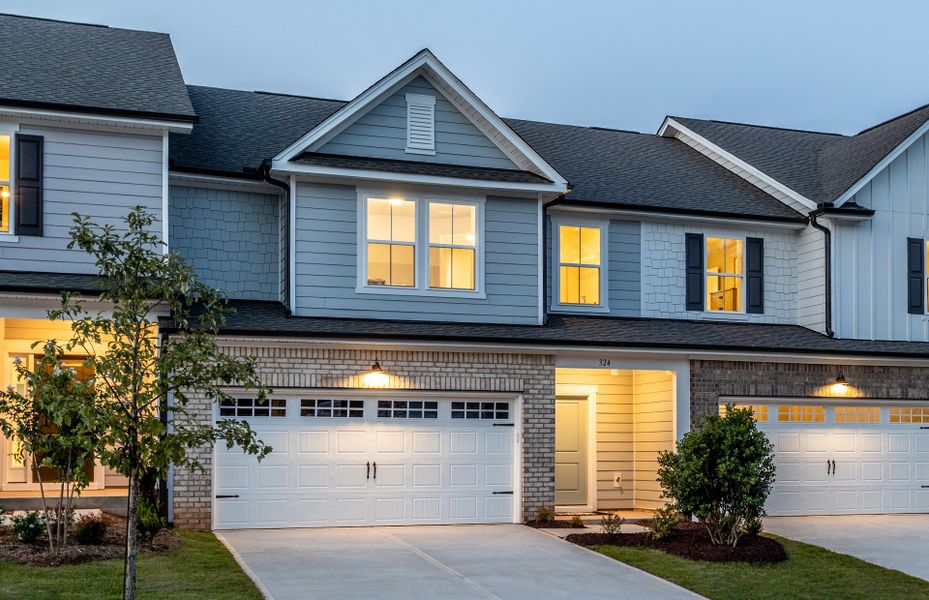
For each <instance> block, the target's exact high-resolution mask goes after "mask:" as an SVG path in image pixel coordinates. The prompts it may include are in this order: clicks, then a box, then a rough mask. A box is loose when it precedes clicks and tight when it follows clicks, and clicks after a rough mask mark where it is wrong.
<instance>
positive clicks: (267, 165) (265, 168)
mask: <svg viewBox="0 0 929 600" xmlns="http://www.w3.org/2000/svg"><path fill="white" fill-rule="evenodd" d="M258 176H259V177H261V179H262V180H263V181H265V182H267V183H270V184H271V185H273V186H275V187H279V188H281V189H282V190H284V201H285V202H286V203H287V211H288V213H289V212H290V210H291V208H290V184H289V183H287V182H286V181H281V180H280V179H275V178H274V177H271V161H269V160H267V159H265V160H263V161H262V162H261V166H260V167H258ZM284 235H285V238H284V239H286V240H287V255H286V256H284V259H285V260H284V264H285V265H287V269H288V272H286V273H283V275H284V277H283V280H284V281H286V282H288V285H289V284H290V272H289V270H290V253H291V252H293V251H294V249H293V248H291V247H290V215H289V214H288V215H287V218H286V219H284ZM282 291H283V290H282ZM288 292H289V290H288ZM286 297H287V298H290V294H289V293H288V294H287V295H286ZM285 305H286V303H285ZM292 312H293V307H290V306H287V313H288V314H292Z"/></svg>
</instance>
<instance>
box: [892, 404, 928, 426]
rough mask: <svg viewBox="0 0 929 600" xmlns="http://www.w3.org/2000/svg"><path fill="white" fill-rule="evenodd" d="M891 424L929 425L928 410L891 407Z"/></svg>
mask: <svg viewBox="0 0 929 600" xmlns="http://www.w3.org/2000/svg"><path fill="white" fill-rule="evenodd" d="M890 422H891V423H929V408H922V407H919V406H892V407H891V408H890Z"/></svg>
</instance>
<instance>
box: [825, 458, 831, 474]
mask: <svg viewBox="0 0 929 600" xmlns="http://www.w3.org/2000/svg"><path fill="white" fill-rule="evenodd" d="M831 473H832V461H829V460H827V461H826V475H829V474H831Z"/></svg>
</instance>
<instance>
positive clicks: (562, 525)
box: [526, 519, 587, 529]
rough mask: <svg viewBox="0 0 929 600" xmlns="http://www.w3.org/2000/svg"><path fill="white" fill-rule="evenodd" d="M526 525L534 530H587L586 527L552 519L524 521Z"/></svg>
mask: <svg viewBox="0 0 929 600" xmlns="http://www.w3.org/2000/svg"><path fill="white" fill-rule="evenodd" d="M526 525H528V526H529V527H532V528H534V529H587V526H586V525H573V524H572V523H571V521H562V520H560V519H559V520H556V519H552V520H551V521H536V520H535V519H533V520H532V521H526Z"/></svg>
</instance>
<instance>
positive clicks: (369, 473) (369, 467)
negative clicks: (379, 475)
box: [365, 461, 371, 479]
mask: <svg viewBox="0 0 929 600" xmlns="http://www.w3.org/2000/svg"><path fill="white" fill-rule="evenodd" d="M365 464H366V465H367V469H368V470H367V471H366V472H365V479H371V461H368V462H367V463H365Z"/></svg>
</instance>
